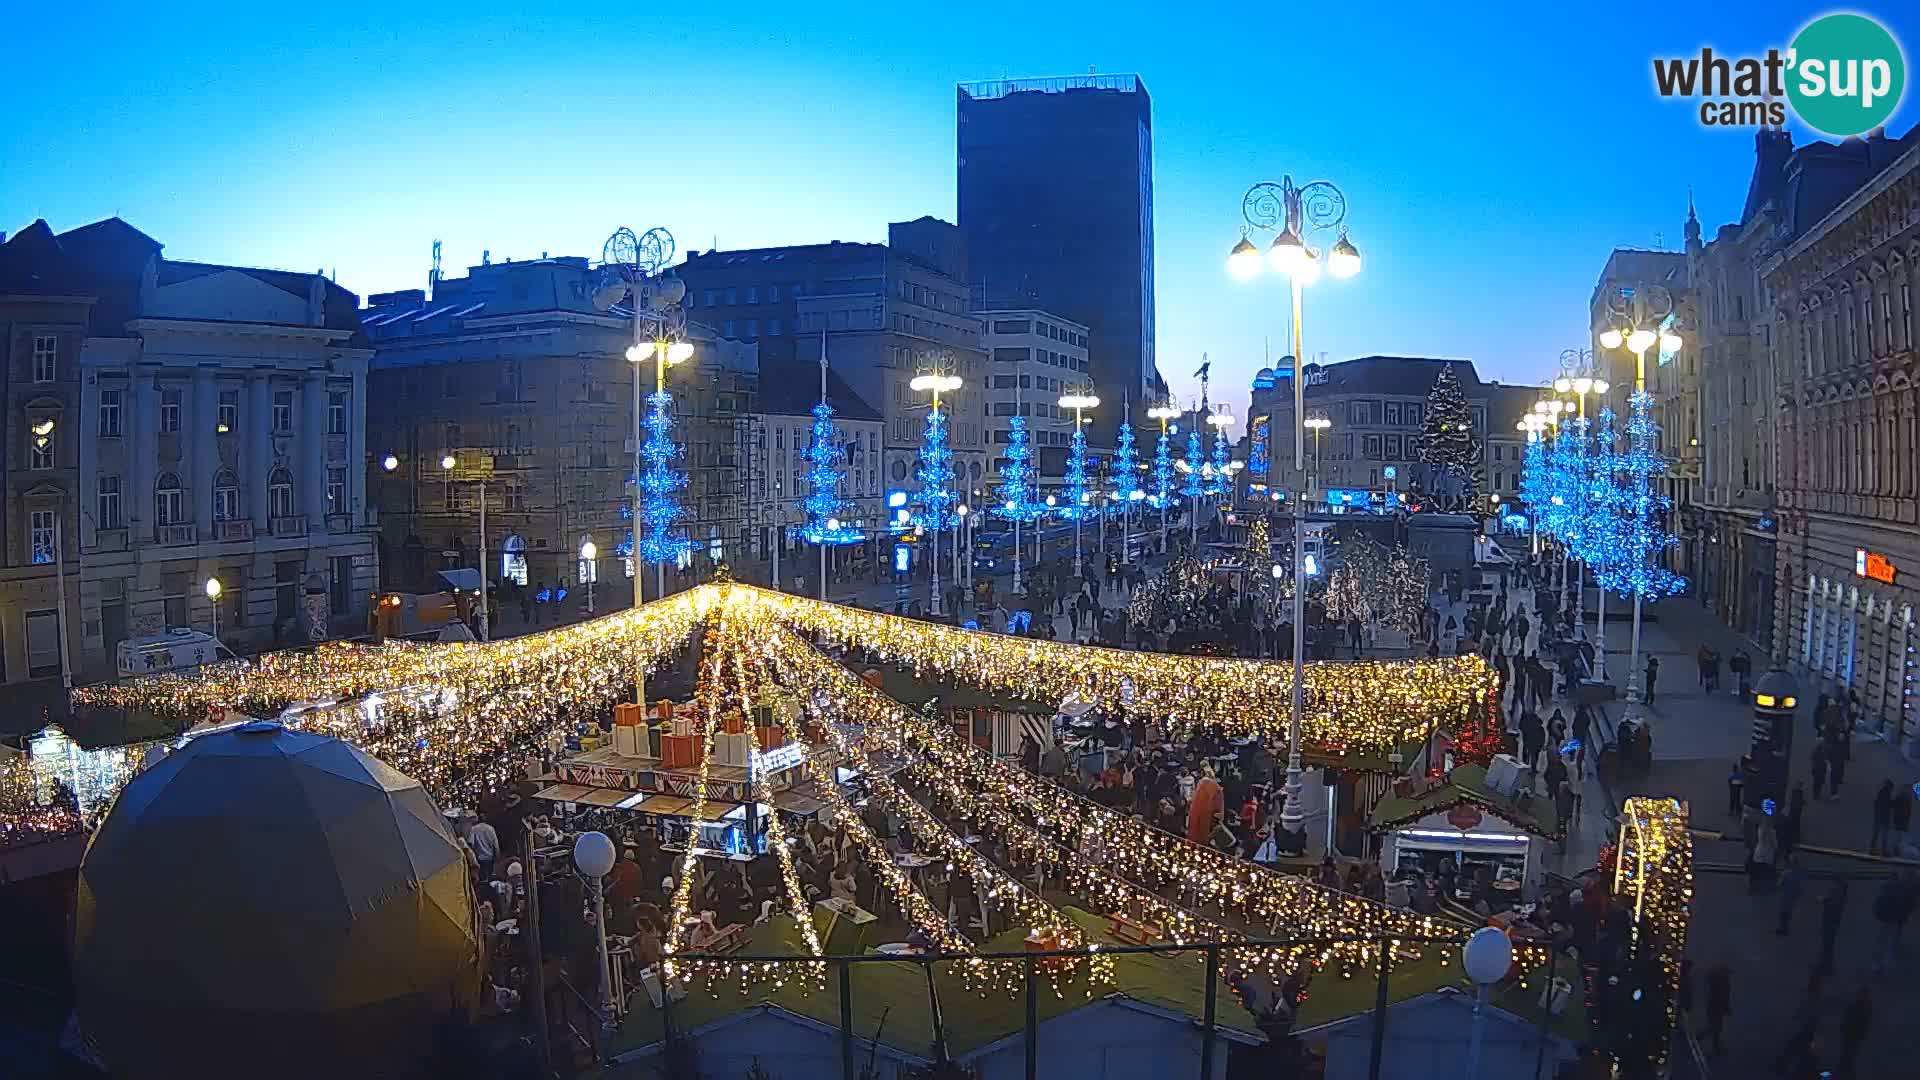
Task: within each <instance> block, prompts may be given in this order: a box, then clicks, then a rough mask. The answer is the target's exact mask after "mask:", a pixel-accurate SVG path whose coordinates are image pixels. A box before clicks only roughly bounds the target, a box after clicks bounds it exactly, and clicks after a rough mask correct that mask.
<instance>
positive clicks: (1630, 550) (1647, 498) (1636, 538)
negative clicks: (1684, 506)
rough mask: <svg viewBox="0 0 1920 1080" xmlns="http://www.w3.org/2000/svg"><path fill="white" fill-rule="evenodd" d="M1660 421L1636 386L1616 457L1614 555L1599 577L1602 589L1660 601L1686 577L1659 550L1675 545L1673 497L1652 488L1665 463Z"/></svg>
mask: <svg viewBox="0 0 1920 1080" xmlns="http://www.w3.org/2000/svg"><path fill="white" fill-rule="evenodd" d="M1659 441H1660V425H1659V424H1658V423H1656V422H1655V421H1654V419H1653V395H1652V394H1649V393H1647V392H1646V391H1645V390H1637V391H1635V392H1634V394H1633V396H1632V397H1630V398H1628V399H1627V448H1626V451H1625V452H1624V453H1622V454H1621V455H1620V456H1619V458H1618V461H1617V474H1618V476H1619V479H1620V496H1619V498H1620V511H1619V514H1618V515H1617V518H1616V520H1617V523H1618V524H1617V528H1618V530H1619V534H1618V535H1619V540H1618V544H1617V546H1616V548H1615V551H1616V552H1617V554H1618V557H1617V558H1615V559H1613V560H1612V561H1610V562H1609V564H1608V565H1607V567H1606V569H1605V570H1604V571H1603V574H1602V577H1601V584H1602V585H1603V586H1605V587H1606V588H1608V589H1610V590H1612V591H1614V592H1617V593H1623V594H1625V595H1627V596H1634V597H1639V598H1640V599H1642V600H1659V599H1661V598H1662V597H1667V596H1673V595H1675V594H1677V593H1679V592H1680V591H1681V590H1682V589H1684V588H1686V585H1687V581H1686V579H1685V578H1683V577H1681V576H1680V575H1679V574H1676V573H1674V572H1673V571H1671V570H1668V569H1667V568H1666V567H1664V566H1661V565H1660V561H1659V560H1660V554H1661V552H1663V551H1665V550H1666V549H1668V548H1670V547H1672V546H1674V545H1675V544H1678V543H1679V542H1680V541H1679V538H1678V537H1676V536H1674V535H1673V533H1672V532H1670V531H1669V530H1668V529H1667V527H1666V524H1665V522H1664V520H1663V519H1664V518H1665V516H1666V514H1667V512H1668V511H1669V510H1671V509H1672V507H1673V500H1671V499H1669V498H1668V497H1667V496H1665V495H1662V494H1660V493H1658V492H1656V491H1655V490H1653V485H1652V479H1653V478H1654V477H1656V476H1662V475H1665V473H1666V471H1667V466H1668V464H1669V462H1668V461H1667V458H1666V456H1665V455H1663V454H1661V453H1660V451H1659V450H1658V449H1657V447H1658V446H1659Z"/></svg>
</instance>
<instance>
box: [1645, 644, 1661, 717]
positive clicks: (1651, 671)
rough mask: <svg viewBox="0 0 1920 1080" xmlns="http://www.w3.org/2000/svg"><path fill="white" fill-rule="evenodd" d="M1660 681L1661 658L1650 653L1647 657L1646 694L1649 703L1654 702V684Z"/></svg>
mask: <svg viewBox="0 0 1920 1080" xmlns="http://www.w3.org/2000/svg"><path fill="white" fill-rule="evenodd" d="M1659 681H1660V658H1659V657H1657V656H1651V655H1650V656H1648V657H1647V694H1646V702H1647V704H1649V705H1651V704H1653V688H1654V685H1655V684H1656V683H1658V682H1659Z"/></svg>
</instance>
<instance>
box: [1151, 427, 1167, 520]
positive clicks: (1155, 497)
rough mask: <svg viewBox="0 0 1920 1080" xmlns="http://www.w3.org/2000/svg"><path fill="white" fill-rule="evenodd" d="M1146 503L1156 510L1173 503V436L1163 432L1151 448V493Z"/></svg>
mask: <svg viewBox="0 0 1920 1080" xmlns="http://www.w3.org/2000/svg"><path fill="white" fill-rule="evenodd" d="M1147 501H1148V502H1150V503H1152V504H1153V508H1154V509H1156V510H1162V509H1165V508H1166V507H1167V506H1169V505H1170V504H1172V502H1173V436H1171V435H1169V434H1167V433H1166V432H1164V431H1163V432H1161V433H1160V442H1159V443H1158V444H1157V445H1155V446H1154V448H1153V493H1152V495H1150V496H1148V499H1147Z"/></svg>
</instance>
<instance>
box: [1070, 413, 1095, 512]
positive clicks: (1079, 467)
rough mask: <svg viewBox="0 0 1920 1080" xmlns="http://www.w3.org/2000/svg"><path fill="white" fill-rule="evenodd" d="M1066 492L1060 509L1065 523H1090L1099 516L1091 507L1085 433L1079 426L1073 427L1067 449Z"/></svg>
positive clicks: (1091, 498)
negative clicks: (1071, 439) (1070, 441)
mask: <svg viewBox="0 0 1920 1080" xmlns="http://www.w3.org/2000/svg"><path fill="white" fill-rule="evenodd" d="M1066 482H1067V486H1066V490H1065V491H1064V492H1063V494H1064V495H1065V496H1066V498H1065V499H1064V500H1063V501H1064V502H1065V504H1066V505H1064V506H1062V507H1061V508H1060V517H1061V519H1062V520H1065V521H1091V520H1093V519H1094V518H1097V517H1099V516H1100V509H1099V507H1097V506H1094V505H1093V492H1092V491H1091V490H1090V489H1089V488H1088V486H1087V483H1088V480H1087V433H1086V430H1085V429H1084V428H1082V427H1081V425H1079V424H1077V423H1076V424H1074V425H1073V442H1072V444H1071V446H1069V448H1068V449H1067V475H1066Z"/></svg>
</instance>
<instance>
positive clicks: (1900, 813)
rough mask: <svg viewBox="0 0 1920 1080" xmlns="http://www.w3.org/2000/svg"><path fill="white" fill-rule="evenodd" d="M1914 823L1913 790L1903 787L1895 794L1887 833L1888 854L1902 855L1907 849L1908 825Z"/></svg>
mask: <svg viewBox="0 0 1920 1080" xmlns="http://www.w3.org/2000/svg"><path fill="white" fill-rule="evenodd" d="M1911 824H1913V791H1912V789H1910V788H1904V787H1903V788H1901V789H1900V790H1899V791H1896V792H1894V794H1893V818H1892V824H1891V827H1890V829H1889V832H1888V835H1887V848H1888V854H1892V855H1900V854H1902V853H1904V852H1905V851H1906V850H1907V827H1908V826H1909V825H1911Z"/></svg>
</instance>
